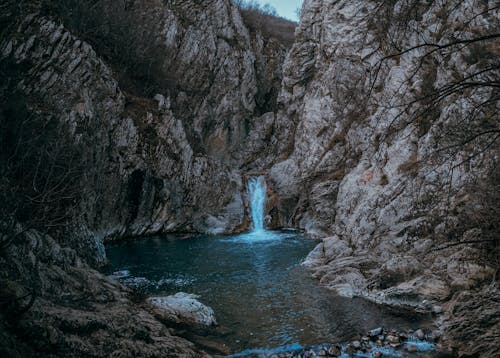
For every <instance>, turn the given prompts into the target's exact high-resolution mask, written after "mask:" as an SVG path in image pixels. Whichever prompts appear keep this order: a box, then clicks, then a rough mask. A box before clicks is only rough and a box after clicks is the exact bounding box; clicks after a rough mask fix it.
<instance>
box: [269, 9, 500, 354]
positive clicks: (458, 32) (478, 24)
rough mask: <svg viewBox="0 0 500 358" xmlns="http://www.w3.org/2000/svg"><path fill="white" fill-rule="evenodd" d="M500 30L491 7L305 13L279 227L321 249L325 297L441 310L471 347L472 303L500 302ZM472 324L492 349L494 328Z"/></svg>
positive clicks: (290, 67) (279, 140) (294, 70)
mask: <svg viewBox="0 0 500 358" xmlns="http://www.w3.org/2000/svg"><path fill="white" fill-rule="evenodd" d="M498 17H499V13H498V8H495V7H494V6H492V3H488V2H475V1H465V2H464V1H451V2H447V3H446V4H443V3H440V2H433V1H430V2H425V3H423V2H418V1H392V2H376V1H326V0H325V1H323V0H310V1H305V3H304V7H303V9H302V19H301V23H300V27H299V29H298V30H297V33H296V42H295V44H294V46H293V47H292V49H291V52H290V54H289V56H288V57H287V60H286V62H285V64H284V79H283V83H282V84H283V87H282V91H281V92H280V95H279V98H278V108H279V110H278V112H277V119H276V121H275V125H274V130H273V133H274V136H273V139H272V143H273V146H274V148H276V147H279V151H278V154H279V156H281V160H279V161H278V162H277V163H276V164H274V165H273V166H272V167H271V168H270V170H269V180H270V182H271V183H272V186H273V190H274V191H275V192H277V197H278V198H279V199H278V200H277V202H276V203H275V210H274V213H275V215H276V216H277V217H278V221H280V222H281V224H282V225H290V226H298V227H301V228H303V229H305V230H306V231H307V232H309V233H310V234H311V235H315V236H317V237H322V238H324V239H323V242H322V243H321V244H320V245H319V246H318V247H317V248H316V249H315V250H314V251H313V252H312V253H311V255H310V256H309V258H308V260H307V261H306V265H307V266H309V267H311V268H313V269H314V276H316V277H317V278H318V279H319V280H320V282H321V284H323V285H325V286H327V287H329V288H331V289H334V290H336V291H337V292H339V293H341V294H343V295H347V296H353V295H360V296H364V297H368V298H370V299H373V300H375V301H377V302H386V303H389V304H396V305H404V306H413V307H416V308H418V309H422V310H431V311H432V310H434V311H435V312H441V311H442V307H441V306H443V307H445V310H446V313H445V317H446V318H445V319H446V320H447V323H446V326H447V327H449V328H450V331H449V333H450V335H451V336H453V335H454V334H458V331H461V332H462V336H461V337H462V338H463V337H464V336H465V334H464V332H466V331H467V329H466V328H465V325H462V324H458V323H457V322H458V321H459V320H462V319H463V316H462V315H459V316H458V317H457V316H456V313H455V311H454V310H457V309H458V307H461V308H460V310H462V311H461V312H462V313H464V312H465V311H464V310H466V308H465V307H468V305H469V304H470V305H474V304H475V303H472V302H470V303H467V301H466V299H465V298H464V297H465V296H466V294H465V296H464V291H467V292H471V291H472V292H475V293H474V295H475V301H476V302H481V304H482V305H484V306H485V307H486V306H488V305H493V304H494V302H497V301H498V297H499V292H498V288H497V287H498V286H497V285H498V281H497V280H498V275H497V268H498V257H495V255H496V254H495V251H497V250H498V232H495V231H496V230H498V219H495V214H494V213H498V198H499V196H498V170H499V167H498V154H499V146H498V140H497V139H498V104H499V102H498V88H497V87H496V86H495V85H494V86H490V84H491V81H493V82H495V81H498V78H499V71H498V63H496V62H497V60H496V58H497V57H498V44H496V45H495V40H494V39H495V38H496V37H495V35H492V34H495V28H496V26H497V25H496V24H498ZM489 36H493V37H492V38H490V39H489V40H488V38H489ZM496 36H497V35H496ZM496 41H497V40H496ZM464 44H469V45H465V46H464ZM479 53H481V54H482V55H479ZM469 81H470V82H474V84H472V83H469ZM496 83H498V82H496ZM488 197H489V198H496V199H493V201H491V200H489V199H486V198H488ZM495 200H496V201H497V203H496V204H495V203H494V201H495ZM325 237H326V238H325ZM492 287H493V288H492ZM468 290H471V291H468ZM468 297H470V296H468ZM450 300H451V302H455V303H453V304H451V306H449V303H448V302H450ZM451 307H454V308H451ZM470 315H471V316H470V321H469V320H468V322H469V323H471V321H473V320H478V321H479V320H480V316H481V317H482V320H481V322H482V323H481V324H473V326H474V329H477V331H474V333H473V334H471V335H470V336H474V339H475V340H476V341H481V340H486V341H488V342H489V344H492V345H493V342H494V341H495V340H498V337H497V338H494V337H495V334H494V333H493V332H495V331H498V328H499V326H498V322H496V321H495V318H494V315H493V316H489V318H485V317H484V316H482V314H481V313H479V312H478V311H473V310H472V311H470ZM472 317H475V318H474V319H472ZM469 333H470V331H469ZM470 336H469V338H470ZM485 337H488V338H485ZM490 337H491V338H490ZM489 349H492V350H490V351H488V350H487V349H485V347H484V346H476V347H472V346H469V347H467V349H466V352H467V353H468V354H473V353H475V352H482V353H483V354H484V355H485V356H493V355H495V354H498V351H495V349H496V348H492V346H490V348H489ZM494 351H495V353H494Z"/></svg>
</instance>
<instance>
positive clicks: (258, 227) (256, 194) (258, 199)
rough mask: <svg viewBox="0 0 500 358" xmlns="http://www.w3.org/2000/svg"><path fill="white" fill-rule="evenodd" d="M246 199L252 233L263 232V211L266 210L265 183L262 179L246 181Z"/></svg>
mask: <svg viewBox="0 0 500 358" xmlns="http://www.w3.org/2000/svg"><path fill="white" fill-rule="evenodd" d="M248 199H249V201H250V208H251V210H252V221H253V230H254V231H264V230H265V229H264V210H265V208H266V181H265V180H264V177H262V176H260V177H258V178H253V179H250V180H249V181H248Z"/></svg>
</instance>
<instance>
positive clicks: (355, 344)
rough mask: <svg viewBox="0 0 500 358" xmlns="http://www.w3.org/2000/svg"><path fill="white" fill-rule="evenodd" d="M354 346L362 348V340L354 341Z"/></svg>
mask: <svg viewBox="0 0 500 358" xmlns="http://www.w3.org/2000/svg"><path fill="white" fill-rule="evenodd" d="M352 346H353V347H354V348H356V349H360V348H361V342H360V341H354V342H352Z"/></svg>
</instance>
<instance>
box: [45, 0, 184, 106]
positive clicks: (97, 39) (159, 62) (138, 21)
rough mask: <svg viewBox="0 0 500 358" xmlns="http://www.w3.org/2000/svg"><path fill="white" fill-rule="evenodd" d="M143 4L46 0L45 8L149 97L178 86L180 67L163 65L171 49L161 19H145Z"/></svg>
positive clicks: (125, 83) (126, 83)
mask: <svg viewBox="0 0 500 358" xmlns="http://www.w3.org/2000/svg"><path fill="white" fill-rule="evenodd" d="M134 6H135V7H134ZM140 6H145V5H144V4H137V5H134V3H133V2H130V1H127V0H115V1H110V0H62V1H56V2H55V1H51V0H43V11H45V12H46V13H47V14H48V15H49V16H52V17H54V18H55V19H56V20H59V21H62V22H63V23H64V25H65V26H66V27H67V28H68V29H69V30H70V31H72V32H73V33H74V34H75V35H77V36H78V37H80V38H82V39H84V40H85V41H87V42H89V43H90V44H91V45H92V46H93V48H94V49H95V50H96V51H97V52H98V53H99V55H101V56H102V57H104V58H105V59H106V60H108V62H109V63H110V64H111V65H112V67H113V69H114V70H115V71H116V73H117V75H118V77H119V80H120V85H121V87H122V88H123V89H125V90H127V91H129V92H133V93H136V94H138V95H143V96H146V97H150V96H151V95H153V94H155V93H167V92H169V91H172V90H173V89H175V87H176V85H177V80H178V78H177V73H178V71H177V68H175V67H172V66H170V68H165V67H164V59H165V58H168V57H169V55H171V53H169V50H170V49H168V48H167V47H166V46H165V45H164V44H162V43H160V41H159V38H158V32H157V28H156V27H155V26H156V25H157V22H159V20H158V21H156V19H150V20H151V21H150V22H147V21H145V20H144V18H142V17H141V16H140V10H141V9H140Z"/></svg>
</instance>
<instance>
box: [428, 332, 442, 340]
mask: <svg viewBox="0 0 500 358" xmlns="http://www.w3.org/2000/svg"><path fill="white" fill-rule="evenodd" d="M439 338H441V332H440V331H438V330H434V331H432V333H431V335H430V336H429V339H430V340H431V341H434V342H437V341H439Z"/></svg>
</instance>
